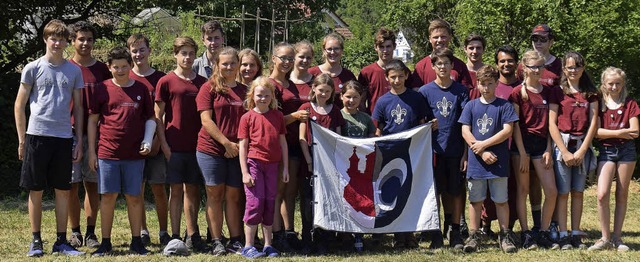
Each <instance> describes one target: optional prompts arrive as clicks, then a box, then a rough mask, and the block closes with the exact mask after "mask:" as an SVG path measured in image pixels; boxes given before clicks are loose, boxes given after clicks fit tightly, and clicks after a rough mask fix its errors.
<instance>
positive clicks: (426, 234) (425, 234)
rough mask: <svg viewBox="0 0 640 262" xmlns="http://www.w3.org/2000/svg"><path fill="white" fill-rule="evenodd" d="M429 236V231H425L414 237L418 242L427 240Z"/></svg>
mask: <svg viewBox="0 0 640 262" xmlns="http://www.w3.org/2000/svg"><path fill="white" fill-rule="evenodd" d="M429 238H430V236H429V232H426V231H425V232H420V234H418V237H416V239H417V240H418V241H419V242H427V241H429Z"/></svg>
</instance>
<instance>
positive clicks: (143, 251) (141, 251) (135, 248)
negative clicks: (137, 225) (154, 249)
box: [129, 241, 149, 256]
mask: <svg viewBox="0 0 640 262" xmlns="http://www.w3.org/2000/svg"><path fill="white" fill-rule="evenodd" d="M129 251H131V252H132V253H134V254H137V255H141V256H146V255H147V254H149V250H147V248H145V247H144V244H143V243H142V241H140V242H134V241H132V242H131V244H130V245H129Z"/></svg>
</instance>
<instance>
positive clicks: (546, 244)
mask: <svg viewBox="0 0 640 262" xmlns="http://www.w3.org/2000/svg"><path fill="white" fill-rule="evenodd" d="M536 242H537V243H538V245H539V246H540V247H542V248H547V249H551V250H557V249H560V245H559V244H558V243H556V242H555V241H553V239H551V235H550V234H549V231H540V234H539V235H538V239H537V241H536Z"/></svg>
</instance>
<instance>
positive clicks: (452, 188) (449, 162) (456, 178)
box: [433, 155, 465, 196]
mask: <svg viewBox="0 0 640 262" xmlns="http://www.w3.org/2000/svg"><path fill="white" fill-rule="evenodd" d="M461 158H462V157H445V156H442V155H436V164H435V167H434V168H433V177H434V178H435V181H436V191H437V192H438V193H439V194H441V193H444V192H446V193H448V194H450V195H452V196H459V195H460V194H462V193H463V192H464V190H465V183H464V174H463V173H462V172H460V159H461Z"/></svg>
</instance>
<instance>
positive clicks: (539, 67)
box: [524, 65, 544, 70]
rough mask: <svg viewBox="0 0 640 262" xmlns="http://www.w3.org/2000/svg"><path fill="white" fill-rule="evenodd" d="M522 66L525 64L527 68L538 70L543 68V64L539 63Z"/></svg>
mask: <svg viewBox="0 0 640 262" xmlns="http://www.w3.org/2000/svg"><path fill="white" fill-rule="evenodd" d="M524 66H526V67H527V68H529V69H531V70H540V69H542V68H544V66H543V65H541V66H537V65H531V66H530V65H524Z"/></svg>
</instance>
